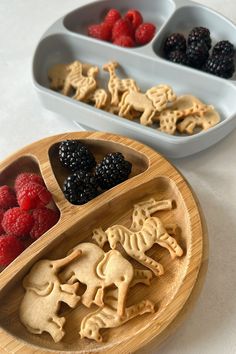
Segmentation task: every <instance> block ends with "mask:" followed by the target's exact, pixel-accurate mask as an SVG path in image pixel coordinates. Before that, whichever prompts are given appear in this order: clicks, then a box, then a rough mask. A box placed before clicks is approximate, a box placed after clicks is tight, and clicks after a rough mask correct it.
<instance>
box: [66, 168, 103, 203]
mask: <svg viewBox="0 0 236 354" xmlns="http://www.w3.org/2000/svg"><path fill="white" fill-rule="evenodd" d="M63 192H64V195H65V197H66V199H67V200H68V201H69V202H70V203H72V204H75V205H80V204H85V203H87V202H88V201H89V200H91V199H93V198H95V197H96V196H97V195H98V184H97V181H96V178H95V176H94V175H93V174H92V173H90V172H85V171H78V172H76V173H74V174H73V175H71V176H69V177H67V178H66V179H65V181H64V184H63Z"/></svg>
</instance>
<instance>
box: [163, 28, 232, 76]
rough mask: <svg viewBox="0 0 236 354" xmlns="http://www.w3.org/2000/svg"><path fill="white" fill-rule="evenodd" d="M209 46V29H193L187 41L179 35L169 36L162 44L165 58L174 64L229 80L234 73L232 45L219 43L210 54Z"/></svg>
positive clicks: (226, 42)
mask: <svg viewBox="0 0 236 354" xmlns="http://www.w3.org/2000/svg"><path fill="white" fill-rule="evenodd" d="M211 46H212V41H211V36H210V31H209V29H208V28H205V27H194V28H193V29H192V30H191V32H190V33H189V35H188V38H187V41H186V39H185V37H184V35H183V34H181V33H172V34H171V35H169V36H168V37H167V38H166V40H165V43H164V53H165V57H166V58H167V59H168V60H170V61H172V62H174V63H177V64H182V65H187V66H191V67H193V68H196V69H200V70H203V71H205V72H208V73H210V74H213V75H216V76H219V77H223V78H225V79H229V78H230V77H232V75H233V73H234V71H235V66H234V55H235V49H234V46H233V44H232V43H230V42H229V41H227V40H223V41H220V42H218V43H216V45H215V46H214V47H213V49H212V52H211V53H210V49H211Z"/></svg>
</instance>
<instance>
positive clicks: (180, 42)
mask: <svg viewBox="0 0 236 354" xmlns="http://www.w3.org/2000/svg"><path fill="white" fill-rule="evenodd" d="M174 50H178V51H181V52H185V50H186V39H185V38H184V36H183V35H182V34H180V33H172V34H171V35H170V36H168V37H167V38H166V41H165V43H164V52H165V54H166V55H168V54H169V53H170V52H172V51H174Z"/></svg>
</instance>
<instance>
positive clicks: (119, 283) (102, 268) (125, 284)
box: [60, 242, 134, 316]
mask: <svg viewBox="0 0 236 354" xmlns="http://www.w3.org/2000/svg"><path fill="white" fill-rule="evenodd" d="M74 250H80V251H81V252H82V256H81V257H80V259H78V261H77V260H75V261H74V262H72V263H70V264H69V265H68V267H66V268H65V270H64V271H63V272H62V274H61V275H60V277H61V279H62V280H63V281H64V282H67V283H69V284H73V283H74V282H77V281H79V282H81V283H83V284H86V285H87V289H86V291H85V293H84V294H83V295H82V299H81V302H82V303H83V305H85V306H86V307H90V306H91V305H92V303H95V304H96V305H97V306H103V304H104V303H103V295H104V289H105V288H106V287H108V286H110V285H112V284H114V285H115V286H116V287H117V288H118V306H117V313H118V315H120V316H122V315H123V313H124V309H125V301H126V295H127V291H128V288H129V286H130V284H131V282H132V280H133V277H134V269H133V266H132V265H131V263H130V262H129V261H128V260H127V259H125V258H124V257H123V256H122V255H121V253H120V252H118V251H116V250H111V251H109V252H107V253H105V252H104V251H103V250H102V249H101V248H100V247H98V246H97V245H95V244H93V243H89V242H85V243H80V244H79V245H78V246H76V247H75V248H73V251H74Z"/></svg>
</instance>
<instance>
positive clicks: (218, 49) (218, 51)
mask: <svg viewBox="0 0 236 354" xmlns="http://www.w3.org/2000/svg"><path fill="white" fill-rule="evenodd" d="M215 55H227V56H230V57H232V58H233V57H234V46H233V44H232V43H230V42H229V41H220V42H218V43H216V45H215V46H214V48H213V50H212V56H215Z"/></svg>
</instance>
